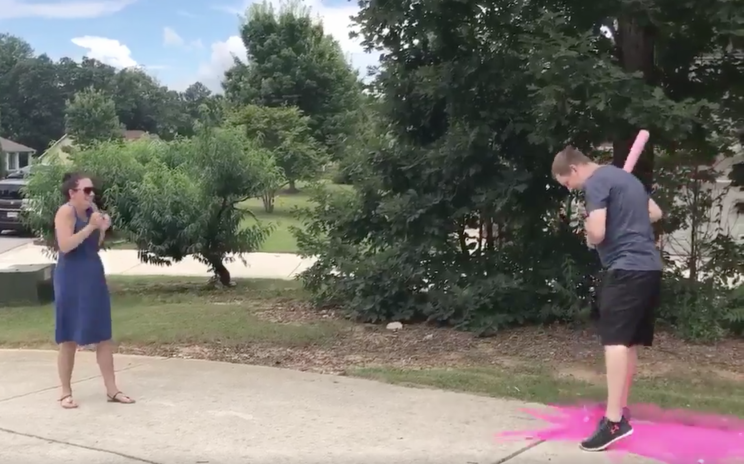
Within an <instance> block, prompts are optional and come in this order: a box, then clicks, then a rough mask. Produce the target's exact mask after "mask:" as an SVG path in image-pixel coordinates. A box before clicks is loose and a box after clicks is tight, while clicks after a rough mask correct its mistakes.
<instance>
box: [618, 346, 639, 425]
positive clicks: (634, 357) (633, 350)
mask: <svg viewBox="0 0 744 464" xmlns="http://www.w3.org/2000/svg"><path fill="white" fill-rule="evenodd" d="M637 368H638V348H637V347H636V346H631V347H630V348H629V349H628V370H627V375H626V376H625V387H624V389H623V397H622V403H621V405H622V407H623V413H624V414H625V411H626V408H627V407H628V398H629V397H630V388H631V387H632V386H633V377H635V374H636V369H637ZM626 419H629V418H628V417H626Z"/></svg>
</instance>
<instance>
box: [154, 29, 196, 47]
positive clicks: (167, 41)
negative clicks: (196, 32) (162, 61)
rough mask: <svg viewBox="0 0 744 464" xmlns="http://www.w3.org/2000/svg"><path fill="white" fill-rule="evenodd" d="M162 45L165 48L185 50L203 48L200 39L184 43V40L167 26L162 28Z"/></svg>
mask: <svg viewBox="0 0 744 464" xmlns="http://www.w3.org/2000/svg"><path fill="white" fill-rule="evenodd" d="M163 45H164V46H166V47H178V48H184V49H186V50H201V49H203V48H204V43H202V41H201V39H196V40H192V41H190V42H189V43H186V41H185V40H184V38H183V37H181V36H180V35H178V32H176V30H175V29H173V28H172V27H167V26H166V27H164V28H163Z"/></svg>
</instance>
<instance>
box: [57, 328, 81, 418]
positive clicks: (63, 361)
mask: <svg viewBox="0 0 744 464" xmlns="http://www.w3.org/2000/svg"><path fill="white" fill-rule="evenodd" d="M76 351H77V344H76V343H75V342H63V343H60V344H59V353H58V354H57V372H58V373H59V382H60V384H61V385H62V395H61V396H60V402H61V404H62V407H63V408H68V409H71V408H76V407H77V404H76V403H75V401H74V400H73V399H72V370H73V368H74V367H75V352H76Z"/></svg>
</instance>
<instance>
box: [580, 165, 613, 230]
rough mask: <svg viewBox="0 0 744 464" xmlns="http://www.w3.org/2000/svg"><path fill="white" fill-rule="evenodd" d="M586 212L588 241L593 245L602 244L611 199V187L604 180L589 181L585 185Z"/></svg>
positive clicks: (585, 226)
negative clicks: (608, 204)
mask: <svg viewBox="0 0 744 464" xmlns="http://www.w3.org/2000/svg"><path fill="white" fill-rule="evenodd" d="M584 197H585V198H586V212H587V213H588V215H587V217H586V220H585V221H584V229H585V230H586V240H587V242H589V244H591V245H598V244H600V243H602V240H604V238H605V232H606V230H607V229H606V228H607V202H608V201H609V199H610V187H609V186H608V185H606V184H605V183H603V182H602V179H596V180H594V181H591V180H590V181H589V182H587V184H586V185H585V191H584Z"/></svg>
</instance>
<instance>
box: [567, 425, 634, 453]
mask: <svg viewBox="0 0 744 464" xmlns="http://www.w3.org/2000/svg"><path fill="white" fill-rule="evenodd" d="M631 435H633V429H630V431H629V432H628V433H626V434H625V435H620V436H619V437H615V439H614V440H612V441H610V442H609V443H607V444H606V445H604V446H603V447H601V448H584V447H583V446H581V445H579V448H580V449H581V450H583V451H588V452H590V453H596V452H599V451H605V450H606V449H607V448H609V447H610V446H612V444H613V443H615V442H618V441H620V440H622V439H623V438H628V437H629V436H631Z"/></svg>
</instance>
